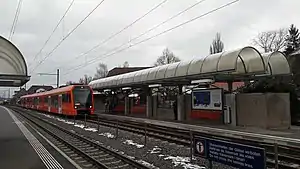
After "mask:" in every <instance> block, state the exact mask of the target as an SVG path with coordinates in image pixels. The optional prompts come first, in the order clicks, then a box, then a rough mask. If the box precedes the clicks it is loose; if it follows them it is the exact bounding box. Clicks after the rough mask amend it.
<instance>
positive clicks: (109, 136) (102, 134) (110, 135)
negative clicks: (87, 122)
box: [99, 133, 115, 138]
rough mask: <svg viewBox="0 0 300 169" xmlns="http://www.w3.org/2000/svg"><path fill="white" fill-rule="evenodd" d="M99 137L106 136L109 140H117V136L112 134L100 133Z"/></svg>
mask: <svg viewBox="0 0 300 169" xmlns="http://www.w3.org/2000/svg"><path fill="white" fill-rule="evenodd" d="M99 135H100V136H105V137H107V138H115V136H114V135H113V134H111V133H100V134H99Z"/></svg>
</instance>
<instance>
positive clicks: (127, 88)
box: [122, 87, 131, 90]
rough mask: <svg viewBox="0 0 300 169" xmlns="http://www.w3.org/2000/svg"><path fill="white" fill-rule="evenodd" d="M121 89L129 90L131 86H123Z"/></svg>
mask: <svg viewBox="0 0 300 169" xmlns="http://www.w3.org/2000/svg"><path fill="white" fill-rule="evenodd" d="M122 90H131V87H124V88H122Z"/></svg>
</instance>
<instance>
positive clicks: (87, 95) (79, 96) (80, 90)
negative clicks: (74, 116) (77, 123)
mask: <svg viewBox="0 0 300 169" xmlns="http://www.w3.org/2000/svg"><path fill="white" fill-rule="evenodd" d="M73 95H74V103H75V105H78V106H79V105H80V106H85V107H88V106H92V92H91V90H90V88H89V87H87V86H76V87H75V88H74V90H73Z"/></svg>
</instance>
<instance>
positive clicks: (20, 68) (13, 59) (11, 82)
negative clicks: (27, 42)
mask: <svg viewBox="0 0 300 169" xmlns="http://www.w3.org/2000/svg"><path fill="white" fill-rule="evenodd" d="M29 79H30V77H29V76H28V75H27V65H26V62H25V59H24V57H23V55H22V54H21V52H20V51H19V50H18V48H17V47H16V46H14V45H13V44H12V43H11V42H9V41H8V40H7V39H5V38H3V37H1V36H0V86H22V85H24V84H25V83H26V82H28V81H29Z"/></svg>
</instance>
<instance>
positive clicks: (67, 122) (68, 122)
mask: <svg viewBox="0 0 300 169" xmlns="http://www.w3.org/2000/svg"><path fill="white" fill-rule="evenodd" d="M65 123H66V124H74V122H70V121H65Z"/></svg>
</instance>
